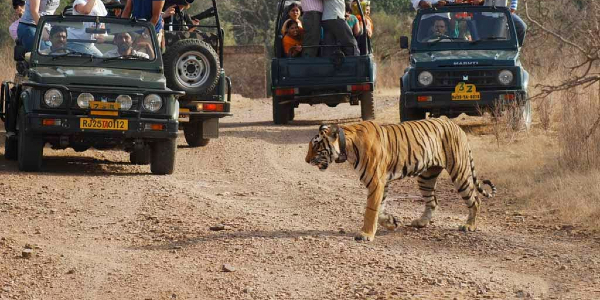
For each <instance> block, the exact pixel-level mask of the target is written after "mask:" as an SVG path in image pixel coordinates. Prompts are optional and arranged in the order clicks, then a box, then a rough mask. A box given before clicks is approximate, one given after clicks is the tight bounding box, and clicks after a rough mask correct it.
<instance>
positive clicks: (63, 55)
mask: <svg viewBox="0 0 600 300" xmlns="http://www.w3.org/2000/svg"><path fill="white" fill-rule="evenodd" d="M68 51H69V52H66V53H61V54H59V55H52V53H50V54H48V55H51V56H52V60H55V59H58V58H61V57H65V56H78V57H89V58H92V59H93V58H94V57H96V56H94V55H92V54H89V53H83V52H79V51H74V50H68Z"/></svg>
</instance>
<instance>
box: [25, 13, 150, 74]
mask: <svg viewBox="0 0 600 300" xmlns="http://www.w3.org/2000/svg"><path fill="white" fill-rule="evenodd" d="M123 21H125V22H123ZM40 27H41V28H43V32H42V33H41V34H39V36H38V39H37V46H36V50H37V51H36V52H37V53H36V55H38V58H39V59H40V61H41V62H42V63H43V62H48V63H53V64H57V63H60V64H71V63H76V64H84V63H86V62H89V63H91V64H94V65H97V64H98V63H103V62H108V61H117V62H119V61H125V60H131V61H134V60H135V61H140V60H143V61H154V60H155V59H156V55H155V53H157V50H156V49H158V48H157V47H155V43H156V38H155V37H153V36H152V35H153V34H154V31H152V28H151V27H149V26H148V23H147V22H136V21H129V20H124V19H117V18H96V17H81V16H67V17H64V18H60V17H59V18H56V17H51V18H45V19H44V22H43V23H42V25H41V26H40ZM82 59H83V60H82Z"/></svg>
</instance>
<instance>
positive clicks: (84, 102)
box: [77, 93, 94, 108]
mask: <svg viewBox="0 0 600 300" xmlns="http://www.w3.org/2000/svg"><path fill="white" fill-rule="evenodd" d="M90 101H94V95H92V94H90V93H81V94H79V96H77V105H78V106H79V107H81V108H88V107H90Z"/></svg>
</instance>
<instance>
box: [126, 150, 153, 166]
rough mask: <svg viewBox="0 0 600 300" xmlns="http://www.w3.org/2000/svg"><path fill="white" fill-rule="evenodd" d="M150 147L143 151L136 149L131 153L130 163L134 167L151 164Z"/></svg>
mask: <svg viewBox="0 0 600 300" xmlns="http://www.w3.org/2000/svg"><path fill="white" fill-rule="evenodd" d="M150 152H151V151H150V147H148V146H144V148H142V149H137V150H136V149H134V150H133V151H131V153H129V161H131V163H132V164H134V165H147V164H150V161H151V157H150Z"/></svg>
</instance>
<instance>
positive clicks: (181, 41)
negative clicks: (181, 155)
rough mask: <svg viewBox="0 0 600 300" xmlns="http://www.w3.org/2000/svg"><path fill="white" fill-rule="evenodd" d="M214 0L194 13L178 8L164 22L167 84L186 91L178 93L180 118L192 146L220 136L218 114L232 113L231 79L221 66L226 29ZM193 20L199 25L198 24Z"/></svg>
mask: <svg viewBox="0 0 600 300" xmlns="http://www.w3.org/2000/svg"><path fill="white" fill-rule="evenodd" d="M192 1H193V0H170V1H167V3H168V5H170V4H185V3H191V2H192ZM211 3H212V5H209V7H208V8H207V9H206V10H204V11H203V12H201V13H199V14H197V15H194V16H190V17H188V16H186V15H185V14H184V12H182V11H179V9H178V8H177V7H176V13H175V16H173V17H171V18H170V21H169V22H165V24H164V26H165V29H164V34H165V35H164V38H165V42H166V43H165V45H166V51H165V53H164V54H163V60H164V62H165V76H166V78H167V86H168V87H169V88H171V89H173V90H179V91H184V92H185V96H182V97H180V98H179V106H180V108H179V110H180V119H179V121H180V124H181V127H183V132H184V135H185V140H186V141H187V143H188V145H190V146H192V147H198V146H205V145H206V144H208V142H209V140H210V139H211V138H217V137H219V119H220V118H223V117H226V116H231V115H232V114H231V113H230V111H231V110H230V109H231V80H230V79H229V77H227V76H225V70H224V69H223V40H224V32H223V29H222V28H221V22H220V19H219V12H218V9H217V2H216V0H212V1H211ZM192 20H194V21H192ZM195 21H198V22H199V24H194V23H193V22H195Z"/></svg>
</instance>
